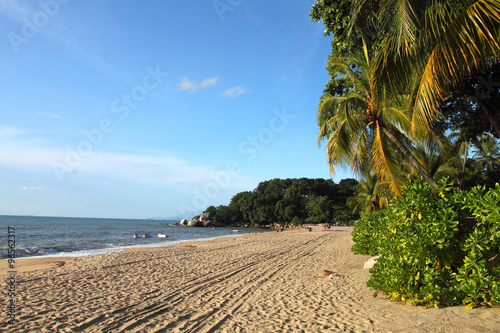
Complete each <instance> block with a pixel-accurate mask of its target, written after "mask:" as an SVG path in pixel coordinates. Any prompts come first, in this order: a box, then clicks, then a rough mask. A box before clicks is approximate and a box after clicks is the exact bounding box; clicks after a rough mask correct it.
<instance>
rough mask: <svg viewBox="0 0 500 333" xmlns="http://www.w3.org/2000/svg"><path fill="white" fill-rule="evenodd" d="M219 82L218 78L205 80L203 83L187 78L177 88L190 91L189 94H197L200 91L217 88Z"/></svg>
mask: <svg viewBox="0 0 500 333" xmlns="http://www.w3.org/2000/svg"><path fill="white" fill-rule="evenodd" d="M217 80H219V77H218V76H215V77H212V78H208V79H205V80H203V81H201V82H199V81H189V80H188V79H187V78H186V77H183V78H182V79H181V82H180V83H179V84H178V85H177V87H178V88H179V90H188V91H189V92H195V91H196V90H198V89H202V88H210V87H213V86H215V85H216V84H217Z"/></svg>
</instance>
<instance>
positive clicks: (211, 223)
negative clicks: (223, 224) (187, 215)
mask: <svg viewBox="0 0 500 333" xmlns="http://www.w3.org/2000/svg"><path fill="white" fill-rule="evenodd" d="M201 222H202V223H203V226H204V227H213V226H214V222H213V221H211V220H206V221H201Z"/></svg>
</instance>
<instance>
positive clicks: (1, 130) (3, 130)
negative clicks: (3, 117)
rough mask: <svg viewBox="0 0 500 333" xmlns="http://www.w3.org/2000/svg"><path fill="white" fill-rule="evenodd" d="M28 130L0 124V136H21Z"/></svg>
mask: <svg viewBox="0 0 500 333" xmlns="http://www.w3.org/2000/svg"><path fill="white" fill-rule="evenodd" d="M26 133H27V131H26V130H24V129H20V128H13V127H9V126H0V138H5V137H19V136H22V135H24V134H26Z"/></svg>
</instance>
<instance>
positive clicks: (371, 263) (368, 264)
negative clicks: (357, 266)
mask: <svg viewBox="0 0 500 333" xmlns="http://www.w3.org/2000/svg"><path fill="white" fill-rule="evenodd" d="M379 257H380V256H375V257H371V258H370V259H368V261H367V262H365V263H364V265H363V269H370V268H372V267H373V266H375V264H376V263H377V259H378V258H379Z"/></svg>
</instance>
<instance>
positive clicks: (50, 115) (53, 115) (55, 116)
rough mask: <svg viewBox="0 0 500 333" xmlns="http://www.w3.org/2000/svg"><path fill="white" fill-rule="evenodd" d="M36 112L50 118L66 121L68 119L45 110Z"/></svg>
mask: <svg viewBox="0 0 500 333" xmlns="http://www.w3.org/2000/svg"><path fill="white" fill-rule="evenodd" d="M35 113H36V114H39V115H41V116H44V117H45V118H47V119H49V120H53V119H55V120H60V121H64V122H66V119H65V118H64V117H63V116H60V115H58V114H57V113H52V112H45V111H35Z"/></svg>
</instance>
